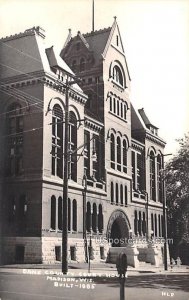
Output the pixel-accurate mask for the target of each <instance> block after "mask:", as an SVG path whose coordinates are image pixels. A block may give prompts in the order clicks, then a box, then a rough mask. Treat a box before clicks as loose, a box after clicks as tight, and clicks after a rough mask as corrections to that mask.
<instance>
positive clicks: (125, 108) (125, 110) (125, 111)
mask: <svg viewBox="0 0 189 300" xmlns="http://www.w3.org/2000/svg"><path fill="white" fill-rule="evenodd" d="M123 108H124V119H125V120H127V106H126V104H124V105H123Z"/></svg>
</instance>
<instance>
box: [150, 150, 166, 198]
mask: <svg viewBox="0 0 189 300" xmlns="http://www.w3.org/2000/svg"><path fill="white" fill-rule="evenodd" d="M149 157H150V199H151V200H154V201H156V200H157V201H159V202H162V201H163V186H162V168H163V162H162V155H160V154H158V155H157V156H156V155H155V153H154V151H152V150H151V151H150V154H149Z"/></svg>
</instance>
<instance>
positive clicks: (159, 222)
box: [158, 215, 162, 237]
mask: <svg viewBox="0 0 189 300" xmlns="http://www.w3.org/2000/svg"><path fill="white" fill-rule="evenodd" d="M158 227H159V237H161V236H162V235H161V216H160V215H158Z"/></svg>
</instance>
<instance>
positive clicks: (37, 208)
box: [0, 18, 165, 266]
mask: <svg viewBox="0 0 189 300" xmlns="http://www.w3.org/2000/svg"><path fill="white" fill-rule="evenodd" d="M75 75H76V76H77V78H80V80H79V81H78V83H74V84H72V85H70V86H69V90H68V94H69V143H68V147H69V162H68V165H69V174H68V187H69V188H68V259H69V261H84V260H85V254H84V253H85V251H84V238H83V237H84V236H85V232H84V231H85V230H86V237H87V241H88V245H89V239H91V246H92V248H90V256H91V259H93V260H95V261H100V260H105V261H115V256H116V255H117V253H119V251H120V249H122V250H124V251H125V252H126V253H127V254H128V260H129V264H131V265H133V266H137V265H138V263H139V262H140V261H143V262H149V263H152V264H155V265H158V264H159V263H161V262H162V248H163V244H160V243H159V244H157V243H154V244H152V243H150V240H149V238H151V237H157V238H158V237H162V234H163V204H162V203H163V184H162V180H161V169H162V168H163V150H164V147H165V142H164V141H163V140H162V138H161V137H160V136H159V135H158V128H157V127H156V126H154V125H153V123H151V122H150V121H149V119H148V117H147V116H146V114H145V111H144V109H143V108H142V109H139V110H136V109H135V108H134V107H133V105H132V103H131V101H130V84H131V78H130V74H129V69H128V65H127V61H126V56H125V51H124V48H123V44H122V39H121V35H120V31H119V27H118V24H117V21H116V18H115V20H114V22H113V25H112V26H111V27H109V28H106V29H102V30H98V31H92V32H90V33H86V34H82V33H80V32H78V33H77V35H76V36H74V37H72V34H71V31H69V34H68V37H67V40H66V42H65V44H64V47H63V49H62V50H61V53H60V54H59V53H57V51H56V50H55V48H54V47H50V48H47V47H46V46H45V32H44V30H43V29H41V28H40V27H34V28H31V29H28V30H26V31H25V32H23V33H19V34H15V35H13V36H9V37H5V38H2V39H1V40H0V99H1V101H0V124H1V126H0V138H1V143H0V172H1V173H0V193H1V194H0V204H1V263H4V264H7V263H16V262H23V263H54V262H56V261H60V260H61V245H62V206H63V205H62V193H63V170H64V136H65V95H66V87H67V83H68V82H71V81H72V80H73V78H75ZM133 100H134V99H133ZM152 100H153V99H152ZM85 201H86V203H85ZM84 220H86V228H85V226H84V223H85V222H84ZM131 237H132V238H135V240H136V243H134V244H132V243H128V239H129V238H131ZM136 238H137V239H136ZM144 241H146V242H144Z"/></svg>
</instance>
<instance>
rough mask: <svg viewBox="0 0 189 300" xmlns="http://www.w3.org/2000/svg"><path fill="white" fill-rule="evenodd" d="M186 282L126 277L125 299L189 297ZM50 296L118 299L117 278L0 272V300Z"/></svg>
mask: <svg viewBox="0 0 189 300" xmlns="http://www.w3.org/2000/svg"><path fill="white" fill-rule="evenodd" d="M39 273H40V272H39ZM83 280H84V279H83ZM188 282H189V275H188V274H179V275H178V274H171V275H160V274H151V275H149V274H148V275H136V276H129V277H128V278H127V281H126V285H125V299H126V300H127V299H128V300H152V299H153V300H156V299H157V300H159V299H167V298H168V299H170V298H171V299H174V300H189V285H188ZM53 299H63V300H72V299H78V300H80V299H81V300H85V299H90V300H119V281H118V278H115V277H112V278H111V277H110V278H107V277H96V278H92V279H91V278H88V279H87V281H82V280H81V279H80V278H72V279H68V278H67V279H65V277H62V276H61V275H60V276H59V275H52V274H49V275H44V274H43V275H41V274H40V275H27V274H18V273H11V272H6V271H5V272H1V273H0V300H53Z"/></svg>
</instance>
